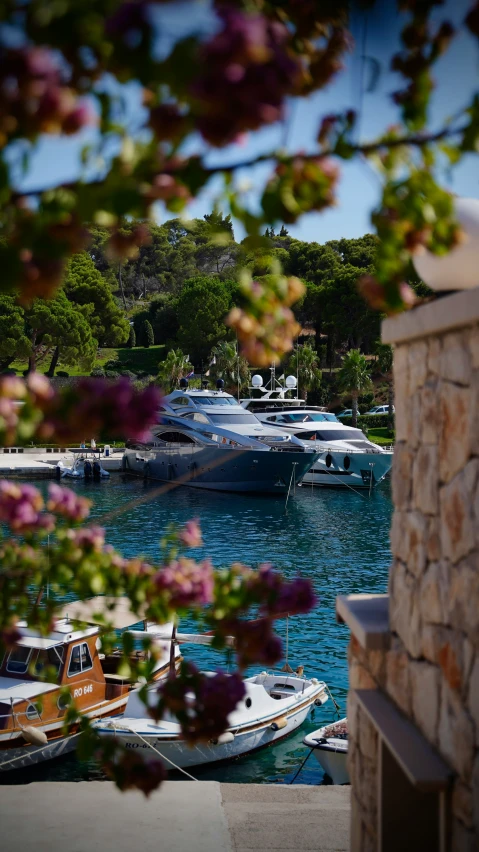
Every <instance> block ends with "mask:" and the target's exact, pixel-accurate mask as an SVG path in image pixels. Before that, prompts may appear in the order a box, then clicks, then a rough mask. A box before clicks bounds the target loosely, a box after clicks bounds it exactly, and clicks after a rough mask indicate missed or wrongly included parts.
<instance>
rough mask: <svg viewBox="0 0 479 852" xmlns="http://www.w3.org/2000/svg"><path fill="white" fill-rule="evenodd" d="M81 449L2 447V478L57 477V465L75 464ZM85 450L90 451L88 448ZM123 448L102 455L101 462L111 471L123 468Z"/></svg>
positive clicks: (0, 469) (0, 455) (0, 456)
mask: <svg viewBox="0 0 479 852" xmlns="http://www.w3.org/2000/svg"><path fill="white" fill-rule="evenodd" d="M79 452H80V451H79V449H75V451H73V450H72V449H61V448H60V449H58V450H56V449H44V448H38V447H6V448H3V449H0V479H2V478H5V479H7V478H11V479H55V467H56V465H57V463H58V462H59V461H62V462H63V464H65V465H66V466H67V467H69V466H70V465H72V464H73V462H74V460H75V457H76V456H77V455H78V453H79ZM85 452H87V453H88V452H90V450H89V449H86V450H85ZM122 456H123V450H120V451H118V452H116V453H114V454H112V455H110V456H105V455H103V454H102V455H101V457H100V458H101V463H102V466H103V467H104V468H105V470H108V471H109V473H112V472H115V471H117V472H118V471H120V470H121V460H122Z"/></svg>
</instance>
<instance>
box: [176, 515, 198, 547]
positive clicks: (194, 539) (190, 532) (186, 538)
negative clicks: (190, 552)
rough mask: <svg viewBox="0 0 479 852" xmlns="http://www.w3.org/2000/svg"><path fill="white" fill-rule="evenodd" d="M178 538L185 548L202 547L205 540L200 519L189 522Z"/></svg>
mask: <svg viewBox="0 0 479 852" xmlns="http://www.w3.org/2000/svg"><path fill="white" fill-rule="evenodd" d="M178 538H179V540H180V541H181V543H182V544H184V545H185V547H201V545H202V544H203V539H202V538H201V528H200V524H199V520H198V518H193V520H191V521H187V522H186V524H185V526H184V529H182V530H181V531H180V532H179V533H178Z"/></svg>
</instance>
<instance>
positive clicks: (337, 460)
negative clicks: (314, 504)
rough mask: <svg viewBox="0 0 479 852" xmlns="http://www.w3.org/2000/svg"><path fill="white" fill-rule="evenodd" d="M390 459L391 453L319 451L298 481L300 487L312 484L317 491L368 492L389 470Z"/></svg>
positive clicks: (391, 457)
mask: <svg viewBox="0 0 479 852" xmlns="http://www.w3.org/2000/svg"><path fill="white" fill-rule="evenodd" d="M346 459H347V460H348V461H347V462H346ZM392 459H393V454H392V453H387V452H384V453H381V452H378V453H358V452H352V453H348V452H347V451H341V452H337V451H333V450H327V451H323V452H321V455H320V456H319V458H318V459H317V460H316V461H315V462H314V464H313V465H312V466H311V467H310V469H309V470H308V471H307V473H306V474H305V475H304V477H303V480H302V481H303V483H304V485H314V486H317V487H318V488H325V487H326V488H347V487H352V488H364V489H366V490H368V491H369V490H370V489H371V488H375V487H376V486H377V485H379V483H380V482H382V481H383V479H384V478H385V476H387V474H388V473H389V471H390V470H391V466H392ZM328 462H329V464H328ZM348 463H349V464H348Z"/></svg>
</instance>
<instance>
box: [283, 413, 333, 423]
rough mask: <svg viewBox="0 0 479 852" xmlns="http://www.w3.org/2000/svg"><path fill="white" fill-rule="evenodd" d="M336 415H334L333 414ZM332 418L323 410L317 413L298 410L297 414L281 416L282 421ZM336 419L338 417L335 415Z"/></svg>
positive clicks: (304, 421)
mask: <svg viewBox="0 0 479 852" xmlns="http://www.w3.org/2000/svg"><path fill="white" fill-rule="evenodd" d="M333 417H334V415H333ZM329 419H330V418H329V417H327V416H326V414H322V413H321V412H317V413H309V412H308V413H306V412H305V411H304V412H303V411H301V412H298V413H297V414H284V415H283V417H281V419H280V421H278V422H281V423H311V422H312V421H323V422H324V421H325V420H329ZM334 419H335V420H336V418H335V417H334Z"/></svg>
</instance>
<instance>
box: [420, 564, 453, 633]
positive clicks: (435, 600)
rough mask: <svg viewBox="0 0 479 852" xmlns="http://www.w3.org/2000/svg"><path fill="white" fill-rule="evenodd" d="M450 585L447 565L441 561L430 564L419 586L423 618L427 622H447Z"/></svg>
mask: <svg viewBox="0 0 479 852" xmlns="http://www.w3.org/2000/svg"><path fill="white" fill-rule="evenodd" d="M448 586H449V574H448V571H447V567H446V566H445V565H443V564H441V563H439V562H433V563H432V564H430V565H429V566H428V568H427V571H426V573H425V574H424V576H423V577H422V580H421V583H420V586H419V610H420V614H421V620H422V621H423V622H425V623H426V624H444V623H445V621H446V614H445V599H446V598H447V595H448Z"/></svg>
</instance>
